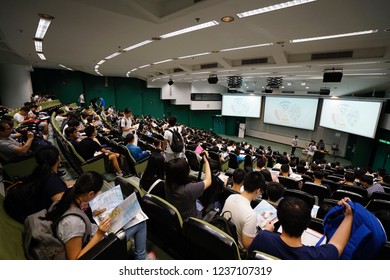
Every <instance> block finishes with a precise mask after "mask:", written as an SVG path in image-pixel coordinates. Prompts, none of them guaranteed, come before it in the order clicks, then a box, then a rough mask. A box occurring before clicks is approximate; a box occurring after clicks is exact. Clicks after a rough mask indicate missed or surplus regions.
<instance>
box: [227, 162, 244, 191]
mask: <svg viewBox="0 0 390 280" xmlns="http://www.w3.org/2000/svg"><path fill="white" fill-rule="evenodd" d="M244 177H245V171H244V170H243V169H241V168H237V169H236V170H234V172H233V176H232V179H233V185H232V187H231V188H230V189H231V190H233V191H236V192H237V193H241V192H242V191H243V190H244V187H243V184H244Z"/></svg>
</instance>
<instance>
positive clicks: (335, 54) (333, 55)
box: [311, 51, 353, 60]
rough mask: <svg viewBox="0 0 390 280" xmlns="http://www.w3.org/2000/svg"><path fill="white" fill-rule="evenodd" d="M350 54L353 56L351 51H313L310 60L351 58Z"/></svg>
mask: <svg viewBox="0 0 390 280" xmlns="http://www.w3.org/2000/svg"><path fill="white" fill-rule="evenodd" d="M352 56H353V51H345V52H330V53H313V54H312V55H311V60H320V59H335V58H351V57H352Z"/></svg>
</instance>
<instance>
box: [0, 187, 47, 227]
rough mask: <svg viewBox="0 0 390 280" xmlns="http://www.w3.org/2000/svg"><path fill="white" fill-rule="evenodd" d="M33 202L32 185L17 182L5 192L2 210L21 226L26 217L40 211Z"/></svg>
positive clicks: (34, 199) (35, 199)
mask: <svg viewBox="0 0 390 280" xmlns="http://www.w3.org/2000/svg"><path fill="white" fill-rule="evenodd" d="M35 201H37V198H35V195H34V183H33V182H23V181H17V182H16V183H14V184H12V185H11V186H9V187H8V188H7V190H6V194H5V198H4V210H5V212H7V214H8V215H9V216H10V217H11V218H12V219H14V220H16V221H18V222H19V223H22V224H23V222H24V220H25V219H26V218H27V216H28V215H31V214H33V213H36V212H37V211H39V210H40V209H38V207H37V205H36V203H35Z"/></svg>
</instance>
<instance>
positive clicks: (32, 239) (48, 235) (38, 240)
mask: <svg viewBox="0 0 390 280" xmlns="http://www.w3.org/2000/svg"><path fill="white" fill-rule="evenodd" d="M46 214H47V210H46V209H43V210H41V211H39V212H37V213H34V214H32V215H30V216H28V217H27V218H26V220H25V221H24V229H25V235H24V251H25V253H26V257H27V259H30V260H66V252H65V246H64V244H63V243H62V242H61V241H60V240H59V239H58V238H57V237H56V236H55V234H54V233H53V229H54V228H56V226H57V224H58V222H59V221H60V220H61V219H63V218H65V217H66V216H69V215H77V216H79V217H80V218H82V219H83V220H84V223H85V229H86V230H85V234H84V237H83V246H84V245H85V244H86V243H87V242H88V241H89V239H90V236H91V233H92V226H91V222H90V220H89V219H88V217H87V215H86V214H85V213H84V212H83V210H81V209H78V208H75V207H71V208H70V209H68V210H67V211H66V212H65V213H64V214H63V215H62V216H61V218H59V219H58V220H57V221H56V222H54V223H53V222H52V221H50V220H46V219H44V218H45V217H46Z"/></svg>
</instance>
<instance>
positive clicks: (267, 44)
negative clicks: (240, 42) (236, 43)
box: [221, 43, 273, 52]
mask: <svg viewBox="0 0 390 280" xmlns="http://www.w3.org/2000/svg"><path fill="white" fill-rule="evenodd" d="M271 45H273V44H272V43H265V44H258V45H250V46H243V47H237V48H230V49H223V50H221V52H229V51H236V50H243V49H250V48H258V47H265V46H271Z"/></svg>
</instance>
